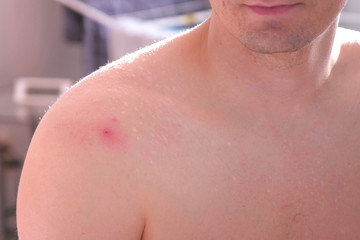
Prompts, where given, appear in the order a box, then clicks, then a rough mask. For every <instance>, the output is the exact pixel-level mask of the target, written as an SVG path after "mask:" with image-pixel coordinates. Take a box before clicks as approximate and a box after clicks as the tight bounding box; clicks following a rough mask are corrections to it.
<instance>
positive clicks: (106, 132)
mask: <svg viewBox="0 0 360 240" xmlns="http://www.w3.org/2000/svg"><path fill="white" fill-rule="evenodd" d="M96 131H97V135H98V137H99V140H100V143H101V144H102V145H103V146H104V147H105V148H107V149H109V150H114V151H121V152H126V151H127V147H128V135H127V134H126V132H125V129H124V128H123V127H122V126H121V124H120V122H119V120H118V119H117V118H115V117H113V118H111V119H109V120H105V121H103V122H101V123H99V124H98V125H97V127H96Z"/></svg>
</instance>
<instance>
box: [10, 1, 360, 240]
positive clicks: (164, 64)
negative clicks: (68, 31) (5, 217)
mask: <svg viewBox="0 0 360 240" xmlns="http://www.w3.org/2000/svg"><path fill="white" fill-rule="evenodd" d="M210 2H211V5H212V8H213V12H212V15H211V17H210V18H209V19H207V20H206V21H205V22H204V23H202V24H200V25H199V26H197V27H195V28H193V29H191V30H189V31H186V32H184V33H182V34H180V35H178V36H175V37H173V38H170V39H167V40H165V41H162V42H159V43H156V44H154V45H152V46H149V47H147V48H145V49H142V50H140V51H137V52H135V53H132V54H129V55H127V56H125V57H123V58H121V59H119V60H118V61H115V62H113V63H111V64H108V65H107V66H104V67H103V68H101V69H99V70H98V71H96V72H94V73H93V74H91V75H90V76H87V77H86V78H84V79H83V80H81V81H80V82H78V83H77V84H76V85H74V86H73V87H72V88H71V89H70V90H69V91H68V92H67V93H66V94H65V95H64V96H62V97H61V98H60V99H59V100H58V101H57V102H56V103H55V104H54V105H53V106H52V107H51V108H50V109H49V111H48V112H47V114H46V115H45V116H44V118H43V119H42V121H41V123H40V124H39V126H38V128H37V130H36V133H35V135H34V137H33V140H32V142H31V145H30V147H29V151H28V154H27V157H26V161H25V165H24V169H23V173H22V176H21V181H20V186H19V195H18V212H17V219H18V229H19V237H20V240H48V239H54V240H58V239H59V240H60V239H67V240H82V239H84V240H85V239H86V240H93V239H94V240H95V239H114V240H115V239H123V240H140V239H143V240H168V239H173V240H184V239H196V240H197V239H199V240H200V239H229V240H230V239H234V240H263V239H269V240H299V239H307V240H322V239H324V240H325V239H326V240H338V239H346V240H358V239H359V236H360V225H359V223H360V205H359V202H360V191H359V189H360V158H359V156H360V148H359V146H360V111H359V106H360V68H359V66H358V65H359V64H358V59H359V57H360V35H359V33H357V32H355V31H350V30H345V29H342V28H338V27H337V24H338V20H339V17H338V16H339V13H340V11H341V10H342V8H343V7H344V5H345V4H346V1H344V0H333V1H329V0H281V1H279V0H256V1H255V0H211V1H210Z"/></svg>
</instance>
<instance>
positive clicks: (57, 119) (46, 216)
mask: <svg viewBox="0 0 360 240" xmlns="http://www.w3.org/2000/svg"><path fill="white" fill-rule="evenodd" d="M63 105H64V104H63ZM64 106H65V107H64V109H65V110H63V109H62V105H61V104H60V107H54V109H52V110H50V112H49V113H48V114H47V115H46V116H45V118H44V119H43V121H42V123H41V124H40V125H39V127H38V130H37V132H36V134H35V136H34V138H33V140H32V143H31V146H30V148H29V152H28V155H27V158H26V161H25V165H24V169H23V173H22V177H21V181H20V187H19V195H18V213H17V218H18V231H19V237H20V240H49V239H52V240H57V239H61V240H63V239H67V240H80V239H86V240H92V239H109V240H111V239H122V240H135V239H136V240H137V239H140V238H141V234H142V231H143V228H144V216H143V209H142V208H141V202H140V199H142V198H141V197H140V196H139V195H140V194H141V193H140V191H139V190H138V189H139V188H138V187H137V185H138V181H137V176H136V174H133V173H134V169H135V168H136V166H135V163H134V161H131V154H129V153H128V151H127V150H126V149H125V148H126V147H128V146H127V145H126V144H127V143H125V141H127V140H126V139H119V138H126V134H125V133H119V131H124V129H120V130H119V129H116V127H115V128H112V125H113V126H115V125H116V126H117V123H116V122H115V121H118V120H117V119H116V118H115V117H113V116H111V115H109V116H107V113H106V111H104V112H103V113H101V114H97V116H98V117H97V116H95V117H94V114H92V113H91V112H89V111H87V110H86V109H85V110H84V111H85V112H84V114H86V112H87V113H88V114H89V116H82V115H81V113H80V112H79V111H81V104H80V105H79V106H80V108H79V109H76V108H75V109H72V110H71V111H68V110H69V108H67V107H66V104H65V105H64ZM67 111H68V112H67ZM69 114H72V117H68V116H67V115H69ZM114 135H117V136H114ZM106 138H108V139H106ZM114 142H115V143H114ZM114 144H115V145H114Z"/></svg>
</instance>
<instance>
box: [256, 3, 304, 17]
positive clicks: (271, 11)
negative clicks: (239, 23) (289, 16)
mask: <svg viewBox="0 0 360 240" xmlns="http://www.w3.org/2000/svg"><path fill="white" fill-rule="evenodd" d="M296 5H297V4H293V5H279V6H273V7H262V6H249V8H250V9H251V10H252V11H253V12H255V13H257V14H259V15H265V16H266V15H282V14H285V13H287V12H289V11H290V10H292V9H293V8H294V7H295V6H296Z"/></svg>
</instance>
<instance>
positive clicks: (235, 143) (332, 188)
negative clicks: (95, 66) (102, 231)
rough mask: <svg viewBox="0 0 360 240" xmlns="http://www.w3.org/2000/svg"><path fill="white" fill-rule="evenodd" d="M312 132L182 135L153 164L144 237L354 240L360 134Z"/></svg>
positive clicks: (359, 218)
mask: <svg viewBox="0 0 360 240" xmlns="http://www.w3.org/2000/svg"><path fill="white" fill-rule="evenodd" d="M314 131H315V130H314ZM314 131H308V133H305V132H303V133H302V134H301V136H300V135H297V134H294V135H293V136H298V137H299V138H298V139H296V138H294V137H286V136H284V135H283V134H282V133H281V132H280V131H257V130H256V129H247V130H246V131H245V130H240V131H238V132H233V134H225V135H224V134H221V133H220V132H216V131H214V132H212V133H211V134H209V133H204V132H201V130H200V131H199V132H198V133H197V134H195V135H192V136H191V137H189V138H186V137H184V138H185V141H183V142H182V147H179V146H178V147H177V148H174V151H172V153H171V154H170V155H169V156H170V157H169V158H167V159H166V155H163V156H162V157H161V158H158V161H155V162H153V163H152V164H153V166H152V169H153V170H155V172H156V177H155V178H153V179H152V180H150V182H149V185H148V186H149V188H148V190H149V194H150V196H151V197H150V199H152V200H151V201H149V204H150V207H151V212H152V214H151V215H152V217H151V218H149V227H148V228H147V231H145V233H146V234H145V235H144V236H145V238H144V239H168V238H172V239H284V240H287V239H358V238H359V237H360V230H359V229H360V204H359V203H360V148H359V149H358V148H357V147H356V146H358V145H360V141H357V139H360V136H359V138H357V137H356V134H357V133H356V132H355V131H353V132H351V131H346V134H345V133H344V134H341V133H339V132H337V131H334V132H328V133H327V136H324V138H318V139H315V137H316V136H318V135H319V134H318V133H317V132H314ZM317 131H320V130H317ZM195 132H196V131H195ZM335 137H336V138H337V139H333V138H335ZM346 138H348V139H351V141H350V140H349V142H346V141H345V139H346ZM306 141H308V142H306ZM355 141H357V142H355ZM185 143H187V144H185ZM176 149H177V150H176Z"/></svg>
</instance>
